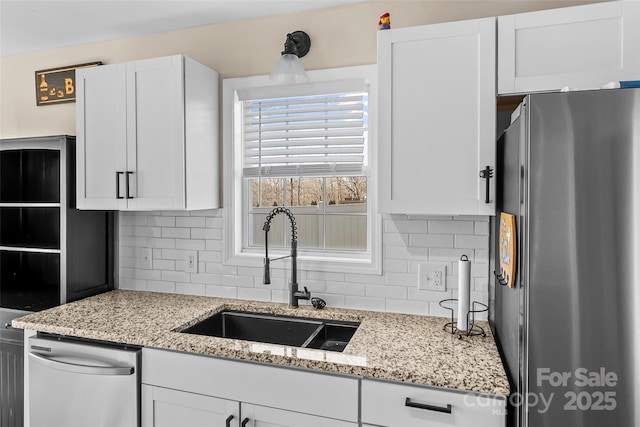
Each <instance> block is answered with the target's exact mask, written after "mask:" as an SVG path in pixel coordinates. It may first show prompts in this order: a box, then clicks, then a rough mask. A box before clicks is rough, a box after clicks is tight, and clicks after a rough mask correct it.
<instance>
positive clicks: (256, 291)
mask: <svg viewBox="0 0 640 427" xmlns="http://www.w3.org/2000/svg"><path fill="white" fill-rule="evenodd" d="M238 298H240V299H244V300H254V301H270V300H271V290H270V289H260V288H238Z"/></svg>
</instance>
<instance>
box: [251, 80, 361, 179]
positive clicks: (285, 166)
mask: <svg viewBox="0 0 640 427" xmlns="http://www.w3.org/2000/svg"><path fill="white" fill-rule="evenodd" d="M281 88H282V87H281ZM286 91H287V92H290V94H289V93H287V94H286V95H287V96H282V95H280V96H274V95H275V93H274V92H277V88H275V87H268V88H261V89H260V88H258V89H253V90H251V91H250V92H249V91H246V92H244V93H239V94H238V96H239V97H240V98H244V99H241V100H242V141H243V176H244V177H246V178H251V177H259V176H271V177H284V176H347V175H351V176H353V175H364V174H365V167H366V164H367V139H368V138H367V136H368V132H367V126H368V120H367V106H368V87H367V85H366V84H365V82H364V81H362V80H346V81H339V82H331V83H330V84H329V83H324V84H321V85H313V84H311V85H295V86H293V87H288V88H286ZM292 91H295V94H294V93H291V92H292Z"/></svg>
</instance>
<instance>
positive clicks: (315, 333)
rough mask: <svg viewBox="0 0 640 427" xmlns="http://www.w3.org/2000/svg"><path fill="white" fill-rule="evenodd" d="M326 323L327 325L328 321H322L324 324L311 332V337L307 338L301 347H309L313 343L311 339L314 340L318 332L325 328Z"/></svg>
mask: <svg viewBox="0 0 640 427" xmlns="http://www.w3.org/2000/svg"><path fill="white" fill-rule="evenodd" d="M325 325H326V322H322V324H321V325H320V326H318V327H317V328H316V330H315V331H313V332H312V333H311V335H309V338H307V340H306V341H305V342H304V343H302V345H301V346H300V347H301V348H307V346H308V345H309V343H311V341H313V340H314V339H315V338H316V337H317V336H318V334H319V333H320V332H321V331H322V330H323V329H324V327H325Z"/></svg>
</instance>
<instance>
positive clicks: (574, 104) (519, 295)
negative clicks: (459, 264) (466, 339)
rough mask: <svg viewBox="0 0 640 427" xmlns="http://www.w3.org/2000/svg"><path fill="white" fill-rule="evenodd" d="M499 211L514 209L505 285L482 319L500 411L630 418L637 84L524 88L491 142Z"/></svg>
mask: <svg viewBox="0 0 640 427" xmlns="http://www.w3.org/2000/svg"><path fill="white" fill-rule="evenodd" d="M498 164H499V168H498V173H497V179H498V182H497V184H498V185H497V191H498V205H497V208H498V216H496V218H499V215H500V213H501V212H505V213H510V214H513V215H515V227H516V230H515V233H514V236H515V237H516V242H515V248H516V252H517V253H516V255H515V257H514V259H515V262H516V269H515V276H514V278H515V280H514V287H513V288H511V287H509V286H506V285H502V284H501V283H504V282H505V281H506V280H505V274H502V276H500V275H501V273H503V272H502V271H501V269H500V263H499V261H500V256H501V253H500V244H501V243H504V242H501V241H500V240H499V239H500V237H499V233H498V232H497V229H498V227H499V225H498V224H496V226H495V227H494V229H495V230H496V232H495V234H494V235H495V236H496V241H495V249H494V253H495V256H494V259H493V261H492V263H493V264H494V265H495V267H496V274H497V275H498V277H497V278H496V280H495V283H494V284H492V287H493V288H494V289H493V291H494V292H495V295H494V296H495V306H494V309H493V316H492V325H493V327H494V330H495V333H496V336H497V340H498V343H499V347H500V349H501V352H502V355H503V358H504V360H505V363H506V368H507V371H508V373H509V375H510V377H511V381H512V388H513V394H512V395H511V397H510V406H511V408H510V409H511V414H510V420H511V421H512V423H513V425H519V426H530V427H547V426H549V427H551V426H553V427H556V426H562V427H591V426H593V427H596V426H597V427H602V426H621V427H627V426H628V427H631V426H639V425H640V89H616V90H594V91H582V92H568V93H544V94H532V95H528V96H526V97H525V98H524V100H523V104H522V105H521V107H520V114H519V116H518V117H517V118H515V119H514V120H513V122H512V124H511V125H510V126H509V128H508V129H507V130H506V132H505V133H504V134H503V135H502V136H501V137H500V139H499V141H498Z"/></svg>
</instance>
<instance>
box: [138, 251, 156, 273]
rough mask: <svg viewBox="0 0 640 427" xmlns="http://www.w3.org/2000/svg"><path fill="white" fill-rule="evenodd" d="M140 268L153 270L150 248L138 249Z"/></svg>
mask: <svg viewBox="0 0 640 427" xmlns="http://www.w3.org/2000/svg"><path fill="white" fill-rule="evenodd" d="M139 262H140V268H141V269H143V270H152V269H153V251H152V249H151V248H142V249H140V261H139Z"/></svg>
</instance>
